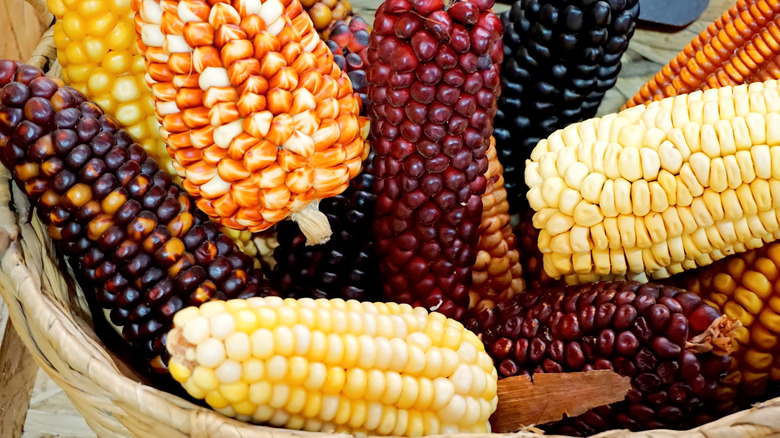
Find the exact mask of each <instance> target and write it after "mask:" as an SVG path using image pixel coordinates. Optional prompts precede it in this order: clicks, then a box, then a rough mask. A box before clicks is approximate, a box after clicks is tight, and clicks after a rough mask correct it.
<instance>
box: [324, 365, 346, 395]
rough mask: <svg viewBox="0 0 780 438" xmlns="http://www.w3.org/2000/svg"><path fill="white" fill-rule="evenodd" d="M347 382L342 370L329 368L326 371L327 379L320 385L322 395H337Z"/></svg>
mask: <svg viewBox="0 0 780 438" xmlns="http://www.w3.org/2000/svg"><path fill="white" fill-rule="evenodd" d="M346 380H347V373H346V371H344V368H339V367H337V366H336V367H331V368H329V369H328V374H327V377H326V378H325V382H323V385H322V393H323V394H338V393H339V392H341V390H342V388H344V383H345V382H346Z"/></svg>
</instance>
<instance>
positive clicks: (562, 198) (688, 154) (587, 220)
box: [525, 81, 780, 283]
mask: <svg viewBox="0 0 780 438" xmlns="http://www.w3.org/2000/svg"><path fill="white" fill-rule="evenodd" d="M525 180H526V183H527V184H528V186H529V187H530V190H529V192H528V195H527V197H528V201H529V203H530V205H531V207H532V208H533V209H534V210H536V214H535V215H534V226H535V227H536V228H538V229H540V230H541V231H540V233H539V241H538V244H539V248H540V249H541V250H542V253H543V257H544V268H545V271H546V272H547V273H548V275H550V276H551V277H554V278H560V277H561V276H566V279H567V281H568V282H569V283H574V282H582V281H595V280H598V279H610V278H618V277H628V278H632V279H639V280H642V279H646V275H650V276H652V277H653V278H664V277H668V276H669V275H671V274H675V273H678V272H682V271H684V270H687V269H692V268H695V267H697V266H704V265H708V264H710V263H712V262H713V261H714V260H719V259H721V258H723V257H725V256H727V255H730V254H734V253H737V252H743V251H746V250H748V249H752V248H757V247H760V246H762V245H763V244H764V243H765V242H770V241H773V240H775V239H777V238H780V232H779V231H778V230H779V229H780V226H779V225H778V209H780V85H778V82H777V81H767V82H764V83H753V84H750V85H749V86H748V85H740V86H736V87H723V88H719V89H712V90H707V91H704V92H701V91H697V92H694V93H691V94H689V95H680V96H677V97H672V98H667V99H664V100H661V101H658V102H653V103H651V104H650V105H648V106H647V107H635V108H631V109H628V110H625V111H622V112H620V113H618V114H611V115H608V116H606V117H604V118H594V119H590V120H586V121H584V122H582V123H576V124H573V125H570V126H568V127H566V128H565V129H562V130H559V131H557V132H555V133H553V134H552V135H551V136H550V137H549V138H547V139H546V140H542V141H541V142H539V144H538V145H537V146H536V148H535V149H534V151H533V153H532V155H531V159H530V160H528V162H527V168H526V172H525Z"/></svg>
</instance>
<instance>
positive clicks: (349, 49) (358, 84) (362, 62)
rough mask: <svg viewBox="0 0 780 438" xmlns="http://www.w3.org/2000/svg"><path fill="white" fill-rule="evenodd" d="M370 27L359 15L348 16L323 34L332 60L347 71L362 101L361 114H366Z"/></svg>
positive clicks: (353, 87)
mask: <svg viewBox="0 0 780 438" xmlns="http://www.w3.org/2000/svg"><path fill="white" fill-rule="evenodd" d="M370 33H371V28H370V27H369V26H368V24H367V23H366V20H364V19H363V18H361V17H357V16H354V17H350V18H348V19H347V20H346V21H344V20H339V21H337V22H335V23H333V24H332V25H331V27H330V28H328V29H327V30H326V31H325V32H324V34H323V38H325V39H326V41H325V44H326V45H327V46H328V48H329V49H330V51H331V52H332V53H333V61H334V62H335V63H336V64H337V65H338V66H339V68H340V69H342V70H344V71H345V72H347V76H349V80H350V81H351V82H352V89H353V90H354V91H355V93H357V94H358V95H359V96H360V101H361V102H362V103H363V108H362V111H361V115H365V114H366V105H367V104H368V102H367V99H368V96H367V93H368V81H367V80H366V69H367V68H368V39H369V34H370Z"/></svg>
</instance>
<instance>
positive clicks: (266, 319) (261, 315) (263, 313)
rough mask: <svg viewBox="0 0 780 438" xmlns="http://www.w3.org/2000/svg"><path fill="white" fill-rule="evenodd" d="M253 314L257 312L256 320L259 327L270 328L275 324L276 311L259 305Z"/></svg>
mask: <svg viewBox="0 0 780 438" xmlns="http://www.w3.org/2000/svg"><path fill="white" fill-rule="evenodd" d="M255 314H257V322H258V323H259V324H260V327H262V328H266V329H271V328H274V327H276V326H277V319H276V312H274V311H273V309H269V308H267V307H261V308H259V309H256V310H255ZM269 334H270V333H269Z"/></svg>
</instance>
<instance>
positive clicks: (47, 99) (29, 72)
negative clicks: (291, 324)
mask: <svg viewBox="0 0 780 438" xmlns="http://www.w3.org/2000/svg"><path fill="white" fill-rule="evenodd" d="M0 87H2V89H0V148H2V153H0V160H1V161H2V163H3V165H5V166H6V167H7V168H8V169H10V170H11V171H12V172H13V176H14V181H15V182H16V183H17V185H18V186H19V187H20V188H21V189H22V190H23V191H24V192H25V193H26V194H27V196H29V198H30V201H31V203H32V205H34V206H35V207H36V208H37V214H38V216H39V217H40V219H41V221H42V222H43V223H44V224H46V225H48V231H49V234H50V235H51V237H52V238H53V239H54V240H55V241H56V243H57V248H58V249H59V250H60V251H61V252H62V253H63V254H64V255H65V256H66V258H67V259H68V262H69V263H70V264H71V266H72V267H73V269H74V271H75V272H76V273H77V276H79V277H80V278H83V279H85V280H86V281H83V283H84V284H83V286H84V288H85V292H86V293H87V296H88V299H89V300H90V301H92V304H95V305H97V306H99V307H102V308H104V309H109V310H110V317H109V318H110V320H111V323H113V324H114V325H115V326H119V327H121V330H122V333H121V335H122V338H123V339H124V340H125V341H126V342H127V343H128V344H129V346H130V349H129V351H130V352H131V354H132V355H133V356H135V358H136V359H139V358H140V359H141V361H142V362H145V363H148V364H149V366H150V368H151V370H153V371H155V372H158V373H167V370H166V368H167V367H166V364H167V356H166V355H167V352H166V351H165V338H166V334H167V332H168V330H169V329H170V327H171V325H172V318H173V315H174V314H175V313H176V312H177V311H178V310H180V309H182V308H183V307H185V306H190V305H199V304H201V303H204V302H206V301H209V300H211V299H215V298H218V299H227V298H245V297H251V296H265V295H278V294H277V293H276V292H275V291H274V290H273V289H272V288H271V286H270V284H269V283H268V282H267V280H265V279H263V277H262V273H261V272H259V271H258V270H255V269H254V268H253V262H252V259H251V258H250V257H248V256H246V255H244V254H243V253H242V252H241V251H239V250H238V249H237V248H236V246H235V244H234V243H233V241H232V240H231V239H230V238H229V237H227V236H225V235H223V234H221V233H220V232H219V227H218V226H217V225H216V224H214V223H212V222H210V221H208V220H207V217H206V216H205V215H204V214H203V213H201V212H200V211H199V210H198V209H197V207H196V206H195V203H194V202H193V201H192V200H191V199H190V198H189V196H188V195H187V194H186V193H185V192H183V191H181V190H180V189H179V188H178V187H177V186H176V185H174V184H172V183H171V178H170V176H169V175H168V173H167V172H165V171H161V170H160V169H159V168H158V166H157V163H156V162H155V161H154V160H153V159H152V158H149V157H147V155H146V152H144V150H143V148H141V146H139V145H138V144H136V143H133V141H132V139H131V138H130V135H128V134H127V132H125V131H124V130H121V129H119V128H118V125H117V123H116V121H115V120H114V119H113V118H111V117H109V116H106V115H105V114H104V113H103V111H102V110H101V109H100V108H99V107H98V106H97V105H96V104H94V103H92V102H88V101H87V100H86V97H84V95H83V94H81V93H80V92H78V91H76V90H75V89H73V88H71V87H66V86H65V85H64V84H63V83H62V81H60V80H59V79H55V78H47V77H44V75H43V72H41V71H40V70H39V69H37V68H34V67H31V66H29V65H24V64H20V63H17V62H13V61H7V60H2V61H0ZM93 317H94V318H96V319H97V318H100V317H102V315H100V314H96V315H93Z"/></svg>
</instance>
